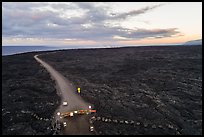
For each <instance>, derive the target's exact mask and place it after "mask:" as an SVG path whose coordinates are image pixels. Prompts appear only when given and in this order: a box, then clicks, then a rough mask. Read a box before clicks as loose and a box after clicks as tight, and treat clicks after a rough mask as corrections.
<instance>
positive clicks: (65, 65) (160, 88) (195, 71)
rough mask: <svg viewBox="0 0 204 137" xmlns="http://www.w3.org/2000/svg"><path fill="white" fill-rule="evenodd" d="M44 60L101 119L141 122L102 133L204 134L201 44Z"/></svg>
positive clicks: (104, 127)
mask: <svg viewBox="0 0 204 137" xmlns="http://www.w3.org/2000/svg"><path fill="white" fill-rule="evenodd" d="M41 59H43V60H44V61H46V62H48V63H49V64H50V65H52V66H53V67H54V68H55V69H56V70H58V71H59V72H61V73H62V74H63V75H64V76H65V77H67V78H68V79H69V80H70V81H71V82H73V83H74V84H75V86H76V87H81V96H82V97H83V98H84V99H85V100H86V101H87V102H90V103H92V104H94V107H95V108H96V110H97V116H105V117H108V118H111V119H118V120H134V121H136V122H137V124H133V125H125V124H116V123H111V122H110V123H108V122H102V121H95V122H94V125H95V128H96V130H97V131H98V133H99V134H103V135H107V134H108V135H110V134H125V135H126V134H135V135H138V134H153V135H155V134H173V135H174V134H186V135H201V134H202V46H172V47H171V46H163V47H162V46H161V47H136V48H115V49H83V50H65V51H60V52H57V53H54V54H49V55H42V56H41ZM29 63H30V65H31V62H28V65H29ZM32 66H34V65H32ZM36 68H37V66H36ZM10 71H17V72H18V70H10ZM26 74H27V73H26ZM11 76H13V75H9V77H11ZM36 77H37V76H36ZM4 79H5V78H4ZM17 80H18V81H19V78H18V79H17ZM4 81H5V80H4ZM32 81H33V80H32ZM11 83H13V82H11ZM15 83H16V82H15ZM48 83H49V82H48ZM49 84H50V83H49ZM7 85H10V83H8V84H7ZM11 85H12V84H11ZM35 85H36V84H35ZM35 88H36V87H35ZM4 90H6V89H4ZM36 90H37V89H36ZM38 90H39V89H38ZM43 91H45V90H43ZM49 91H50V90H49ZM21 92H23V91H21ZM45 92H46V91H45ZM47 92H48V91H47ZM14 93H15V92H14ZM17 93H18V92H16V94H17ZM14 95H15V94H13V95H12V96H14ZM47 96H48V95H47ZM49 96H50V95H49ZM9 102H12V101H9ZM28 102H29V101H28ZM23 107H28V108H29V107H32V105H31V106H30V104H28V106H23ZM12 113H13V112H12Z"/></svg>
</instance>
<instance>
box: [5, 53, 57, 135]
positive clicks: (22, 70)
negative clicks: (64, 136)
mask: <svg viewBox="0 0 204 137" xmlns="http://www.w3.org/2000/svg"><path fill="white" fill-rule="evenodd" d="M35 54H36V53H26V54H19V55H11V56H3V57H2V134H3V135H25V134H26V135H40V134H42V135H44V134H46V135H49V134H53V131H52V130H51V118H52V116H53V113H54V112H55V110H56V108H57V106H58V105H59V101H60V98H59V97H58V96H57V92H56V90H55V82H54V81H52V80H51V78H50V75H49V74H48V72H47V71H46V70H45V69H44V68H43V67H41V66H40V65H39V63H37V62H36V60H35V59H34V58H33V56H34V55H35ZM31 114H36V115H37V116H39V117H40V118H44V119H49V120H48V121H44V120H39V119H36V117H34V116H33V115H31Z"/></svg>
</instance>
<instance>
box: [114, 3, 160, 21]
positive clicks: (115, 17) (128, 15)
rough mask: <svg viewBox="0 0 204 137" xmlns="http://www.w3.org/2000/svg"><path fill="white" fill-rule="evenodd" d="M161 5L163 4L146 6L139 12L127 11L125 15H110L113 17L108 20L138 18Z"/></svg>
mask: <svg viewBox="0 0 204 137" xmlns="http://www.w3.org/2000/svg"><path fill="white" fill-rule="evenodd" d="M162 5H163V4H159V5H154V6H147V7H145V8H141V9H139V10H133V11H129V12H127V13H121V14H115V13H112V14H113V15H114V16H112V17H111V18H110V19H126V18H128V17H130V16H138V15H140V14H145V13H146V12H149V11H151V10H153V9H155V8H158V7H160V6H162Z"/></svg>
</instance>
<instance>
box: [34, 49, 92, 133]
mask: <svg viewBox="0 0 204 137" xmlns="http://www.w3.org/2000/svg"><path fill="white" fill-rule="evenodd" d="M49 54H50V53H49ZM38 56H39V55H35V56H34V58H35V59H36V60H37V61H38V62H39V63H40V64H42V66H43V67H45V69H46V70H47V71H48V72H49V73H50V75H51V77H52V78H53V79H54V80H55V81H56V87H57V92H58V94H59V95H60V96H61V103H60V104H61V105H60V106H59V107H58V109H57V110H56V112H55V120H58V121H60V122H65V121H66V123H67V126H66V127H65V128H64V130H63V131H62V133H61V134H69V135H92V134H94V133H95V132H91V131H90V129H89V126H90V123H89V118H90V117H91V115H80V116H74V117H70V118H62V119H61V118H60V116H58V115H57V112H60V113H63V112H69V111H75V110H80V109H83V110H87V109H89V105H91V104H89V103H87V102H85V101H84V100H83V99H82V98H81V97H80V95H79V93H77V91H76V89H75V88H74V86H73V85H71V84H70V82H69V81H68V80H67V79H66V78H65V77H64V76H63V75H61V74H60V73H59V72H57V71H56V70H55V69H54V68H53V67H52V66H50V65H49V64H47V63H46V62H44V61H43V60H41V59H40V58H39V57H38ZM64 101H66V102H68V105H67V106H63V105H62V103H63V102H64ZM91 106H92V107H93V105H91Z"/></svg>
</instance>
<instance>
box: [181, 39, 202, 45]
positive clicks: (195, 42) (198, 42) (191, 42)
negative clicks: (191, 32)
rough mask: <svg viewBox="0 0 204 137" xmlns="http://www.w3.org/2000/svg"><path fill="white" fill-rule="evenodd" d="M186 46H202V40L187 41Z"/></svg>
mask: <svg viewBox="0 0 204 137" xmlns="http://www.w3.org/2000/svg"><path fill="white" fill-rule="evenodd" d="M184 45H202V39H198V40H192V41H187V42H186V43H184Z"/></svg>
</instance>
